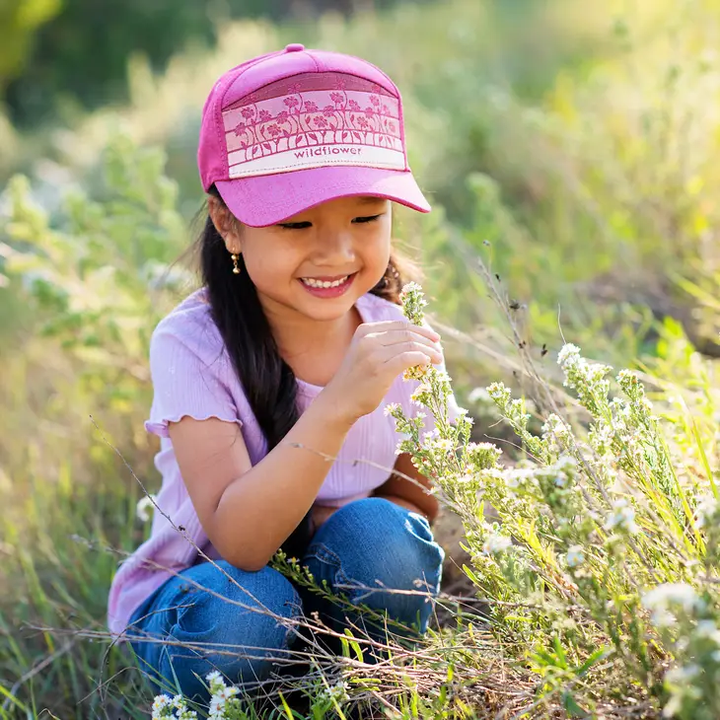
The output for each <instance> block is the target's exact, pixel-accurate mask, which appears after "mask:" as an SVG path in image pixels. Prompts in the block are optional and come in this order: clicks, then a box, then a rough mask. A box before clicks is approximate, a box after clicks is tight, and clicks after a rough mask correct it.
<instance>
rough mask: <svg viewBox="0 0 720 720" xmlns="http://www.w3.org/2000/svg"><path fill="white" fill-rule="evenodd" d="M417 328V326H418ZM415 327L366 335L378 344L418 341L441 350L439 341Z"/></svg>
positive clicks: (387, 344)
mask: <svg viewBox="0 0 720 720" xmlns="http://www.w3.org/2000/svg"><path fill="white" fill-rule="evenodd" d="M418 329H419V328H418ZM415 330H416V328H414V327H413V326H409V327H404V328H402V329H399V330H391V331H389V332H384V333H371V334H370V335H368V336H367V337H369V338H375V339H376V340H377V342H379V343H380V345H384V346H389V345H400V344H402V343H406V342H419V343H422V344H423V345H427V347H429V348H431V349H433V350H437V351H438V352H442V347H441V346H440V343H439V342H438V341H437V340H435V339H434V338H431V337H428V335H427V334H426V333H419V332H416V331H415Z"/></svg>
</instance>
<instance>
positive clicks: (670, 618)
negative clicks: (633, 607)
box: [642, 583, 704, 628]
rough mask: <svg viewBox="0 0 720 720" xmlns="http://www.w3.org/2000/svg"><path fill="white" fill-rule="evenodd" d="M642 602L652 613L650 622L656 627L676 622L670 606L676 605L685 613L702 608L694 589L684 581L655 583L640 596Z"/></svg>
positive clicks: (668, 625)
mask: <svg viewBox="0 0 720 720" xmlns="http://www.w3.org/2000/svg"><path fill="white" fill-rule="evenodd" d="M642 604H643V606H644V607H646V608H647V609H648V610H650V612H651V613H652V618H651V619H652V622H653V624H654V625H655V626H656V627H659V628H662V627H670V626H671V625H674V624H675V622H676V618H675V615H674V614H673V613H672V612H670V609H669V608H670V607H678V608H681V609H682V610H684V611H685V612H686V613H690V612H692V611H694V610H699V609H702V607H703V606H704V604H703V602H702V600H701V599H700V598H699V597H698V595H697V593H696V592H695V589H694V588H693V587H692V586H690V585H687V584H686V583H663V584H662V585H657V586H656V587H654V588H653V589H652V590H650V591H649V592H647V593H645V595H644V596H643V598H642Z"/></svg>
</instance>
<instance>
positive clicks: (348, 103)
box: [222, 73, 405, 177]
mask: <svg viewBox="0 0 720 720" xmlns="http://www.w3.org/2000/svg"><path fill="white" fill-rule="evenodd" d="M222 115H223V122H224V129H225V141H226V145H227V153H228V166H229V168H230V176H231V177H241V176H247V175H259V174H266V173H269V172H279V171H289V170H299V169H305V168H308V167H318V166H322V165H330V164H349V165H364V166H367V167H385V168H390V169H397V170H403V169H405V153H404V147H403V132H402V120H401V118H400V101H399V98H397V97H394V96H392V95H390V94H389V93H388V92H387V91H386V90H385V89H384V88H382V87H380V86H379V85H376V84H375V83H372V82H370V81H368V80H365V79H362V78H357V77H353V76H343V75H340V74H338V73H313V74H307V75H300V76H295V77H292V78H286V79H284V80H280V81H277V82H275V83H272V84H271V85H268V86H267V87H265V88H262V89H260V90H258V91H255V92H254V93H252V94H251V95H249V96H247V97H246V98H243V99H242V100H241V101H240V102H238V103H235V104H234V105H233V106H231V107H229V108H227V109H225V110H223V113H222Z"/></svg>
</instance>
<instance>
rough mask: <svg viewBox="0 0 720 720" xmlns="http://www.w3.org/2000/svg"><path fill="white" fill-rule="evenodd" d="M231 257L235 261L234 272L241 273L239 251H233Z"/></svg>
mask: <svg viewBox="0 0 720 720" xmlns="http://www.w3.org/2000/svg"><path fill="white" fill-rule="evenodd" d="M230 257H231V258H232V261H233V274H234V275H239V274H240V268H239V267H238V260H239V259H240V254H239V253H231V255H230Z"/></svg>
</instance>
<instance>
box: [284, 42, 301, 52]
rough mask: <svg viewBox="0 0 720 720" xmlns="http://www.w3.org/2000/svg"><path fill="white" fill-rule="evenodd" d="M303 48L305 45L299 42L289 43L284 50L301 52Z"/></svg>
mask: <svg viewBox="0 0 720 720" xmlns="http://www.w3.org/2000/svg"><path fill="white" fill-rule="evenodd" d="M304 49H305V46H304V45H301V44H300V43H290V45H287V46H286V47H285V52H302V51H303V50H304Z"/></svg>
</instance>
